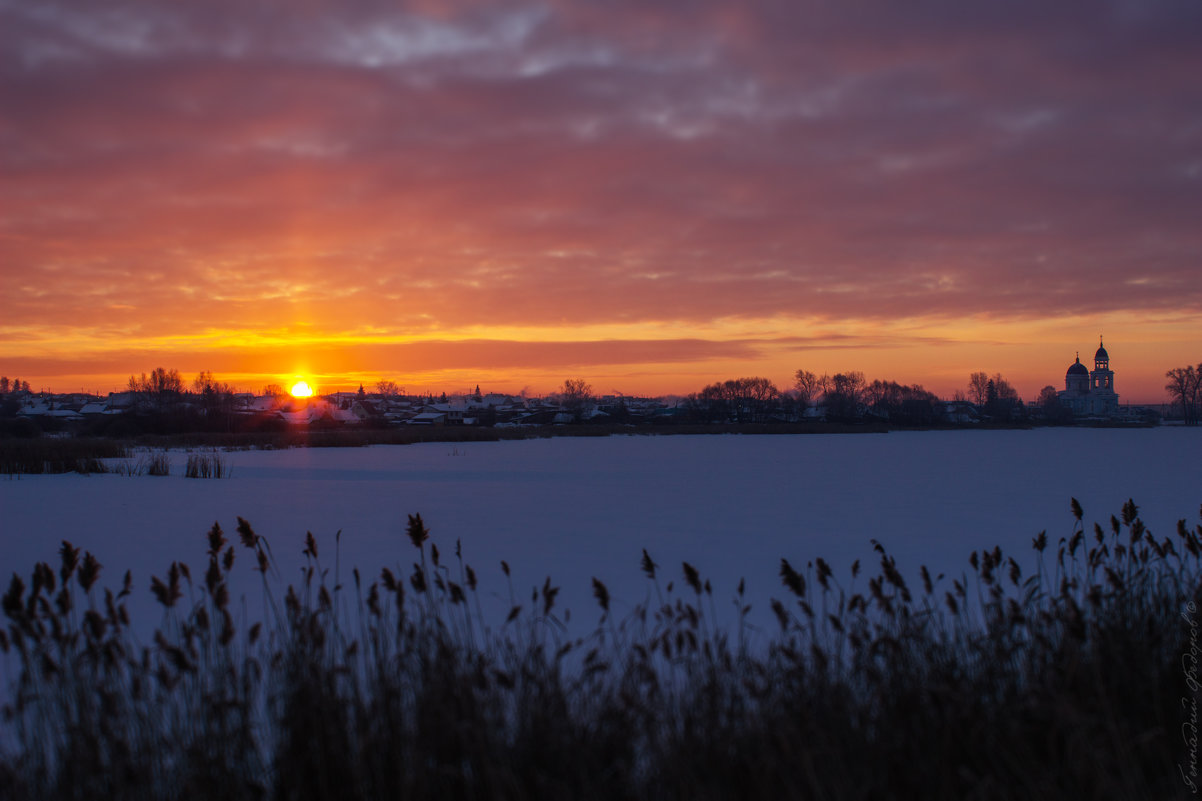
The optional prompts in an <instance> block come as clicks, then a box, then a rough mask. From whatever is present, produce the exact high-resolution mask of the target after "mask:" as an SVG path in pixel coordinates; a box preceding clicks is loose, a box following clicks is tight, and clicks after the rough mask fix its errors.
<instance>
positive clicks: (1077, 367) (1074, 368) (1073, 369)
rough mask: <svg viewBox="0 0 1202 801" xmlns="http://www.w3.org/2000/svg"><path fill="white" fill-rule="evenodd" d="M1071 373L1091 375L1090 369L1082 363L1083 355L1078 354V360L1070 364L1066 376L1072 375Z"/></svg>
mask: <svg viewBox="0 0 1202 801" xmlns="http://www.w3.org/2000/svg"><path fill="white" fill-rule="evenodd" d="M1071 375H1083V376H1085V377H1086V378H1088V377H1089V370H1086V369H1085V365H1083V364H1081V357H1080V356H1078V357H1077V361H1076V362H1074V363H1073V364H1071V365H1069V368H1068V372H1067V373H1065V377H1066V378H1067V377H1068V376H1071Z"/></svg>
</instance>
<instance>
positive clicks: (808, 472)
mask: <svg viewBox="0 0 1202 801" xmlns="http://www.w3.org/2000/svg"><path fill="white" fill-rule="evenodd" d="M186 456H187V455H186V454H185V453H183V452H172V453H171V458H172V462H173V469H172V473H173V475H171V476H167V477H151V476H138V477H124V476H118V475H94V476H80V475H59V476H24V477H21V478H20V479H19V480H18V479H11V480H10V479H6V480H0V568H2V569H3V571H4V577H3V583H4V585H5V586H7V581H8V576H9V575H11V573H12V572H13V571H20V572H21V573H22V574H23V575H26V576H27V575H28V572H29V570H30V568H32V566H33V563H34V562H36V561H39V560H42V561H48V562H50V563H51V564H54V565H56V564H57V554H56V549H57V547H58V543H59V541H60V540H62V539H68V540H70V541H71V542H72V543H74V544H75V545H76V546H80V547H82V548H84V549H86V550H90V551H92V552H93V553H94V554H95V555H96V556H97V557H98V558H99V560H100V561H101V563H102V564H103V565H104V566H105V570H104V572H102V581H101V583H102V584H103V585H105V586H113V587H115V586H117V585H118V584H119V582H120V577H121V575H122V574H123V573H124V571H125V570H126V569H132V570H133V575H134V580H135V582H134V583H135V597H136V598H139V599H141V601H140V602H139V605H135V606H133V607H132V610H133V611H135V614H137V613H138V611H139V610H141V611H142V613H143V614H145V615H153V614H154V613H153V610H152V609H151V602H150V596H149V591H148V586H149V580H150V575H152V574H153V575H159V576H162V575H163V574H164V573H165V571H166V567H167V565H168V564H169V563H170V562H171V561H172V560H181V561H186V562H188V563H189V564H190V565H191V566H192V567H193V568H194V574H195V575H196V576H197V577H199V575H200V571H201V570H202V569H203V567H204V565H205V557H204V551H205V547H206V544H205V539H204V534H205V532H206V531H207V530H208V528H209V527H210V526H211V525H212V523H213V522H214V521H215V520H216V521H219V522H220V523H221V525H222V527H223V528H225V530H226V532H227V534H228V535H229V536H230V537H231V538H232V539H236V536H235V534H234V526H235V523H236V516H238V515H241V516H242V517H244V518H246V519H248V520H249V521H250V522H251V523H252V525H253V526H254V527H255V530H256V531H257V532H258V533H260V534H262V535H264V536H266V537H267V538H268V540H269V542H270V544H271V546H272V549H273V551H274V554H275V557H276V559H277V561H278V562H279V563H280V564H281V573H282V575H283V576H284V578H285V579H287V580H293V579H295V578H296V577H297V576H298V575H299V569H300V566H301V565H303V563H304V562H303V558H302V556H301V550H302V548H303V547H304V545H303V538H304V534H305V532H306V531H312V532H313V533H314V535H315V536H316V537H317V539H318V543H319V546H320V550H321V556H322V562H323V566H325V567H329V568H330V569H331V571H332V569H333V566H334V534H335V532H336V531H337V530H339V529H341V530H342V540H341V570H342V578H343V581H344V583H346V584H347V585H348V586H349V584H350V567H351V566H352V565H358V566H359V567H360V569H361V570H362V572H363V573H364V575H365V577H368V578H369V579H370V578H374V577H376V576H378V575H379V569H380V567H382V566H385V565H387V566H390V567H392V568H393V569H394V570H395V569H396V568H397V566H398V565H399V566H400V567H401V570H402V572H403V573H405V574H406V575H407V574H408V573H409V572H410V566H411V564H412V562H413V561H414V557H415V556H416V553H415V551H414V550H413V548H412V546H411V545H410V544H409V542H408V540H407V539H406V538H405V536H404V528H405V522H406V516H407V515H408V514H410V513H413V512H420V513H421V515H422V516H423V518H424V519H425V521H426V524H427V526H428V527H429V528H430V529H431V539H432V541H433V542H435V543H436V544H437V545H438V546H439V548H440V550H441V551H442V552H443V554H444V559H445V560H448V561H450V560H451V559H452V555H453V553H454V547H455V541H456V539H460V540H462V543H463V553H464V557H465V560H466V561H467V562H468V563H469V564H471V565H472V566H473V567H474V568H475V569H476V571H477V573H478V574H479V575H480V579H481V586H482V592H483V595H484V599H485V603H486V604H487V603H488V600H487V599H489V598H494V597H495V598H496V599H497V601H496V603H495V605H494V610H495V612H496V615H497V621H498V622H499V620H501V619H502V618H503V616H504V614H505V612H506V611H507V610H508V607H509V595H508V589H507V588H506V583H505V580H504V577H503V575H502V573H501V570H500V560H502V559H505V560H507V561H508V562H509V564H510V565H511V567H512V568H513V574H514V586H515V589H516V591H517V595H518V598H519V601H524V602H528V601H529V591H530V588H531V587H533V586H534V585H541V584H542V582H543V579H544V578H545V577H546V576H547V575H550V576H552V578H553V580H554V582H555V583H557V584H559V585H560V586H561V587H562V588H563V590H562V593H561V595H560V598H561V601H562V603H563V605H566V606H567V607H569V608H570V609H571V610H572V612H573V620H574V621H575V622H576V623H577V624H578V625H580V624H579V621H581V620H583V621H585V624H591V623H592V622H593V621H595V620H596V619H597V610H596V604H595V602H594V601H593V600H592V597H591V586H590V578H591V577H593V576H597V577H599V578H600V579H601V580H602V581H604V582H606V583H607V584H608V585H609V588H610V592H611V594H612V595H613V596H614V606H615V609H616V610H617V611H618V612H619V613H621V611H622V610H623V609H628V608H629V607H630V606H631V605H632V604H634V603H637V602H640V601H642V600H644V599H645V598H646V597H647V594H648V592H649V589H650V588H649V586H648V584H647V583H646V582H645V581H644V579H643V577H642V575H641V573H640V572H639V567H638V565H639V558H640V555H641V550H642V549H643V548H646V549H647V550H648V551H650V553H651V555H652V556H653V557H654V558H655V560H656V561H657V562H659V563H660V564H661V566H662V568H661V569H662V570H663V571H664V573H665V575H666V576H668V577H669V578H672V579H675V580H677V582H678V583H679V580H680V563H681V561H682V560H684V561H688V562H690V563H692V564H694V565H695V566H697V567H698V569H699V570H700V571H701V573H702V575H703V576H704V577H708V578H710V579H711V580H712V582H713V586H714V591H715V592H714V596H715V603H716V606H717V608H718V612H719V614H720V615H727V614H729V613H730V612H731V609H732V606H731V604H730V603H729V600H730V599H731V598H732V597H733V593H734V589H735V586H736V585H737V584H738V581H739V579H740V577H746V579H747V582H748V588H749V594H750V595H751V598H752V601H753V602H754V604H755V610H754V612H753V615H752V617H753V620H755V621H756V622H757V623H759V624H760V625H767V624H768V622H769V621H770V612H769V611H768V610H767V602H766V601H767V597H768V596H769V595H775V596H777V597H783V596H784V592H785V591H784V588H783V587H781V586H780V581H779V579H778V577H777V571H778V569H779V566H780V559H781V557H785V558H787V559H789V561H790V562H791V563H793V564H794V565H795V566H797V567H801V566H803V565H805V564H806V563H807V562H809V561H810V560H811V559H813V558H814V557H816V556H822V557H824V558H825V559H827V561H829V562H830V563H831V564H832V566H833V567H834V568H835V571H836V576H837V577H838V578H839V579H840V581H842V582H843V584H844V586H847V585H848V582H847V580H846V579H847V576H848V570H849V568H850V565H851V563H852V561H853V560H854V559H857V558H858V559H861V560H863V561H864V563H865V566H866V568H867V569H869V570H870V571H871V570H873V569H874V568H875V564H874V560H873V559H872V549H871V544H870V542H869V540H870V539H871V538H876V539H878V540H880V541H881V542H883V543H884V544H885V546H886V547H887V548H888V549H889V551H890V552H891V553H892V554H893V555H894V556H896V558H897V560H898V564H899V567H900V568H901V569H902V572H903V573H904V574H905V575H906V577H907V579H910V580H911V581H912V582H915V583H916V582H917V573H918V568H919V565H920V564H926V565H928V566H929V567H930V568H931V571H932V573H933V574H934V573H938V572H946V573H949V574H951V573H953V572H954V574H955V575H957V576H958V575H959V574H960V572H961V571H962V570H964V569H966V559H967V556H968V554H969V552H971V551H972V550H974V549H980V548H985V547H992V546H993V545H995V544H996V545H1001V546H1002V549H1003V550H1004V551H1006V552H1008V553H1011V554H1013V555H1015V556H1016V558H1018V559H1019V561H1020V563H1021V564H1022V565H1023V567H1024V570H1026V569H1027V568H1029V567H1030V566H1031V565H1032V564H1033V562H1032V561H1031V558H1032V556H1033V553H1032V551H1031V549H1030V544H1031V539H1032V537H1034V536H1035V535H1036V534H1038V533H1039V531H1041V530H1042V529H1047V531H1048V536H1049V538H1050V540H1051V542H1052V543H1053V544H1054V543H1055V542H1056V541H1057V540H1058V538H1059V537H1061V536H1067V535H1068V534H1069V533H1070V531H1071V529H1072V526H1073V518H1072V515H1071V512H1070V510H1069V499H1070V497H1076V498H1078V499H1079V500H1080V501H1081V503H1082V505H1083V506H1084V507H1085V513H1086V522H1087V523H1092V522H1093V521H1098V522H1103V523H1104V522H1105V521H1106V520H1108V519H1109V516H1110V515H1111V514H1117V513H1118V512H1119V509H1120V507H1121V505H1122V504H1123V502H1124V501H1126V500H1127V498H1129V497H1130V498H1134V499H1135V501H1136V503H1138V504H1139V506H1140V508H1141V511H1142V513H1143V518H1144V521H1145V522H1146V523H1147V524H1148V526H1149V528H1151V530H1152V531H1153V533H1155V534H1157V535H1159V536H1166V535H1170V534H1171V533H1172V531H1173V529H1174V527H1175V525H1176V521H1177V520H1178V519H1180V518H1185V519H1187V520H1188V521H1190V522H1191V524H1192V523H1196V522H1197V516H1198V510H1199V504H1200V503H1202V481H1200V478H1202V469H1200V467H1202V463H1200V456H1202V429H1184V428H1157V429H1138V430H1105V429H1045V430H1035V431H934V432H894V433H889V434H863V435H799V436H787V435H781V436H671V437H638V436H632V437H607V438H556V439H542V440H527V441H513V442H496V443H469V444H466V445H464V444H442V443H429V444H421V445H409V446H377V447H371V448H347V449H297V450H289V451H235V452H229V453H225V454H223V456H224V458H225V459H226V461H227V463H228V465H229V466H230V467H231V468H232V477H231V478H228V479H220V480H213V479H210V480H194V479H185V478H184V477H183V475H182V474H183V463H184V461H185V460H186ZM236 570H237V571H241V573H242V574H243V575H245V576H246V579H247V584H246V586H245V588H244V589H247V590H248V591H249V592H248V595H249V596H250V597H251V599H252V601H253V600H255V599H257V597H258V596H257V590H255V589H254V587H255V585H254V583H253V578H255V577H254V576H253V574H251V572H250V570H251V564H250V559H249V555H248V554H247V553H246V552H245V551H242V550H241V549H240V553H239V565H238V567H237V568H236ZM949 583H950V581H949ZM862 587H863V577H861V579H860V585H859V588H862ZM237 591H238V589H237V588H235V592H237ZM142 603H144V604H145V606H140V604H142ZM251 608H255V607H254V604H253V603H252V604H251ZM731 617H733V615H731ZM152 622H153V620H152Z"/></svg>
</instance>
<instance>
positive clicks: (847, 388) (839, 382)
mask: <svg viewBox="0 0 1202 801" xmlns="http://www.w3.org/2000/svg"><path fill="white" fill-rule="evenodd" d="M866 386H867V384H866V382H865V380H864V374H863V373H861V372H860V371H858V370H853V371H849V372H846V373H835V374H834V375H833V376H831V379H830V388H829V389H828V390H827V391H826V393H825V395H823V401H824V402H825V403H826V412H827V415H829V416H830V417H833V418H836V419H840V418H841V419H844V420H850V419H854V418H857V417H859V416H860V404H861V403H863V402H864V390H865V388H866Z"/></svg>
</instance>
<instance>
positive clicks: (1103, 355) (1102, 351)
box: [1093, 337, 1110, 362]
mask: <svg viewBox="0 0 1202 801" xmlns="http://www.w3.org/2000/svg"><path fill="white" fill-rule="evenodd" d="M1093 360H1094V361H1095V362H1108V361H1110V354H1109V353H1107V352H1106V348H1104V347H1102V339H1101V337H1099V338H1098V352H1097V353H1095V354H1094V355H1093Z"/></svg>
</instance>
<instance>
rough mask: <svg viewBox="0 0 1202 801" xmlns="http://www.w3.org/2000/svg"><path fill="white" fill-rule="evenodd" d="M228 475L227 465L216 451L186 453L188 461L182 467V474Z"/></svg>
mask: <svg viewBox="0 0 1202 801" xmlns="http://www.w3.org/2000/svg"><path fill="white" fill-rule="evenodd" d="M164 475H165V474H164ZM229 475H230V469H229V466H228V465H226V463H225V459H224V458H223V457H222V456H221V454H219V453H218V452H217V451H209V452H208V453H190V454H188V462H187V465H186V466H185V467H184V476H186V477H187V478H229Z"/></svg>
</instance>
